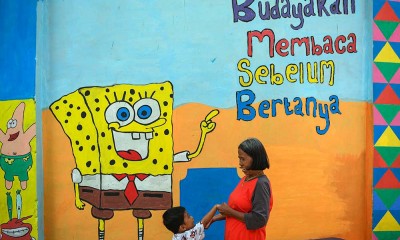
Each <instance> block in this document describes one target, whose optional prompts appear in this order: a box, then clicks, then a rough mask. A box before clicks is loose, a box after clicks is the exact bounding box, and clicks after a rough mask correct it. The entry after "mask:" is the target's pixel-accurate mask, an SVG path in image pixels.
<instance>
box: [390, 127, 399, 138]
mask: <svg viewBox="0 0 400 240" xmlns="http://www.w3.org/2000/svg"><path fill="white" fill-rule="evenodd" d="M391 128H392V130H393V132H394V134H396V136H397V138H399V139H400V127H399V126H391Z"/></svg>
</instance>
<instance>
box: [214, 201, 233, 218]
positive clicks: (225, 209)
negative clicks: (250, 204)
mask: <svg viewBox="0 0 400 240" xmlns="http://www.w3.org/2000/svg"><path fill="white" fill-rule="evenodd" d="M217 210H218V212H219V213H221V214H222V215H224V216H230V215H231V214H230V213H231V210H232V208H231V207H229V205H228V204H226V203H221V204H219V206H217Z"/></svg>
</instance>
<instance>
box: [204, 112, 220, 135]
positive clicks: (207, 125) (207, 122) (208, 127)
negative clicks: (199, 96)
mask: <svg viewBox="0 0 400 240" xmlns="http://www.w3.org/2000/svg"><path fill="white" fill-rule="evenodd" d="M218 114H219V111H218V110H217V109H214V110H212V111H211V112H210V113H209V114H207V116H206V118H205V119H204V120H203V121H202V122H201V124H200V127H201V131H202V133H204V134H207V133H209V132H211V131H213V130H214V128H215V126H216V124H215V122H213V121H212V120H211V119H212V118H213V117H215V116H217V115H218Z"/></svg>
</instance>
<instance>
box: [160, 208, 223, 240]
mask: <svg viewBox="0 0 400 240" xmlns="http://www.w3.org/2000/svg"><path fill="white" fill-rule="evenodd" d="M217 207H218V205H215V206H213V207H212V208H211V210H210V211H209V212H208V213H207V214H206V215H205V216H204V217H203V219H202V220H201V221H200V222H199V223H197V224H196V225H194V219H193V217H192V216H190V215H189V213H188V212H187V211H186V209H185V208H184V207H173V208H170V209H168V210H167V211H165V212H164V214H163V223H164V225H165V227H166V228H168V230H170V231H171V232H173V233H174V236H173V237H172V240H201V239H204V236H205V234H204V226H208V225H209V223H210V221H211V219H212V217H213V216H214V214H215V212H216V211H217Z"/></svg>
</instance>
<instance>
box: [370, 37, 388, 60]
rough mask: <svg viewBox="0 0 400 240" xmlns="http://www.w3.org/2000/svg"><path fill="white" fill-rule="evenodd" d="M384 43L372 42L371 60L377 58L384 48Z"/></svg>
mask: <svg viewBox="0 0 400 240" xmlns="http://www.w3.org/2000/svg"><path fill="white" fill-rule="evenodd" d="M385 44H386V42H381V41H374V44H373V45H374V46H373V48H372V50H373V59H375V58H376V56H378V54H379V53H380V52H381V50H382V48H383V46H385Z"/></svg>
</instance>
